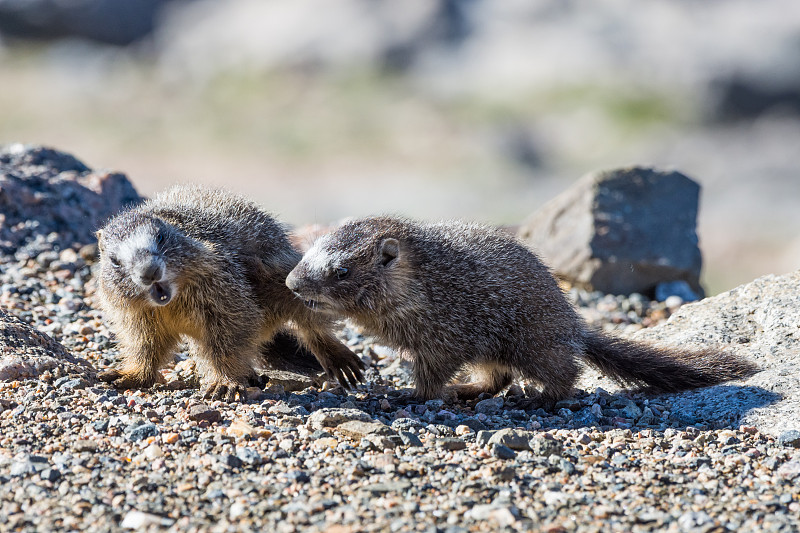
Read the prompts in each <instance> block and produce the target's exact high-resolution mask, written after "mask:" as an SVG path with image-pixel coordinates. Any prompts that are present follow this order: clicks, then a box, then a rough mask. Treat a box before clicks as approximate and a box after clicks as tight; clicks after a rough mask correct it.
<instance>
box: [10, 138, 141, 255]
mask: <svg viewBox="0 0 800 533" xmlns="http://www.w3.org/2000/svg"><path fill="white" fill-rule="evenodd" d="M141 200H142V198H141V197H140V196H139V194H138V193H137V192H136V190H135V189H134V188H133V185H132V184H131V182H130V181H129V180H128V178H127V177H126V176H125V175H124V174H120V173H114V172H104V171H93V170H92V169H90V168H89V167H87V166H86V165H84V164H83V163H82V162H80V161H79V160H77V159H76V158H74V157H73V156H71V155H69V154H66V153H64V152H59V151H57V150H53V149H50V148H44V147H41V146H26V145H21V144H9V145H5V146H0V250H2V251H5V252H6V253H14V252H16V251H17V250H18V249H20V248H23V252H24V251H25V250H24V247H25V246H28V245H31V246H32V247H33V250H31V251H30V252H29V253H28V255H30V256H35V255H38V253H40V252H41V251H45V250H48V251H49V250H52V249H53V248H54V247H57V248H68V247H80V246H82V245H85V244H91V243H94V242H95V241H96V239H95V236H94V231H95V230H96V229H97V228H98V227H99V226H100V225H101V224H102V222H103V221H104V220H105V219H107V218H108V217H110V216H111V215H113V214H114V213H116V212H117V211H119V210H120V209H122V208H123V207H124V206H127V205H129V204H134V203H137V202H140V201H141ZM45 241H46V242H45Z"/></svg>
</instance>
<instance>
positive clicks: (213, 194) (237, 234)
mask: <svg viewBox="0 0 800 533" xmlns="http://www.w3.org/2000/svg"><path fill="white" fill-rule="evenodd" d="M140 209H141V210H142V211H143V212H147V213H152V214H153V215H155V216H157V217H159V218H162V219H164V220H165V221H167V222H169V223H170V224H173V225H175V226H177V227H179V228H180V229H181V230H182V231H183V232H184V233H185V234H186V235H188V236H189V237H192V238H194V239H198V240H203V241H206V242H211V243H213V244H214V245H216V246H217V247H219V248H220V249H222V250H226V251H230V252H231V253H233V254H235V255H240V254H241V255H258V256H261V257H264V258H269V259H271V260H272V259H275V255H276V254H279V255H280V256H281V257H283V256H288V257H290V258H291V260H293V261H294V262H296V261H297V260H298V259H299V257H300V256H299V253H297V252H296V251H295V250H294V249H293V248H292V246H291V244H290V243H289V240H288V238H287V235H286V227H285V226H284V225H283V224H281V223H280V222H278V221H277V220H275V219H274V218H273V217H272V216H271V215H269V214H268V213H267V212H265V211H264V210H262V209H261V208H260V207H259V206H257V205H256V204H255V203H253V202H251V201H249V200H246V199H245V198H243V197H241V196H236V195H232V194H230V193H228V192H226V191H224V190H218V189H209V188H205V187H200V186H196V185H177V186H174V187H171V188H170V189H168V190H166V191H164V192H163V193H161V194H159V195H158V196H156V197H155V198H153V199H152V200H149V201H147V202H146V203H145V204H143V205H142V206H141V207H140Z"/></svg>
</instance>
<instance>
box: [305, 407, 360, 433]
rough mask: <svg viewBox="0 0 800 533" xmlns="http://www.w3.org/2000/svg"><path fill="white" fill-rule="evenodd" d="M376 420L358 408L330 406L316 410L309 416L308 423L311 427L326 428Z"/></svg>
mask: <svg viewBox="0 0 800 533" xmlns="http://www.w3.org/2000/svg"><path fill="white" fill-rule="evenodd" d="M353 421H356V422H374V420H373V419H372V417H371V416H369V415H368V414H367V413H365V412H364V411H360V410H358V409H341V408H338V407H329V408H325V409H320V410H319V411H314V412H313V413H311V415H310V416H309V417H308V425H309V426H310V427H311V429H324V428H331V427H337V426H338V425H340V424H343V423H345V422H353Z"/></svg>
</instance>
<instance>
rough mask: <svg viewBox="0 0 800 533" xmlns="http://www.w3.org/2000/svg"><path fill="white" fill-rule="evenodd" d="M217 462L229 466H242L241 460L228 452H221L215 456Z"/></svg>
mask: <svg viewBox="0 0 800 533" xmlns="http://www.w3.org/2000/svg"><path fill="white" fill-rule="evenodd" d="M216 459H217V462H218V463H220V464H221V465H223V466H227V467H229V468H239V467H241V466H242V464H243V461H242V460H241V459H240V458H239V457H237V456H236V455H231V454H230V453H222V454H220V455H218V456H217V458H216Z"/></svg>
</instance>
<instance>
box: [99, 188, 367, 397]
mask: <svg viewBox="0 0 800 533" xmlns="http://www.w3.org/2000/svg"><path fill="white" fill-rule="evenodd" d="M97 236H98V246H99V250H100V266H99V269H100V270H99V280H98V287H99V291H98V293H99V296H100V302H101V307H102V309H103V311H104V312H105V314H106V317H107V318H108V319H109V320H110V322H111V325H112V328H113V330H114V331H115V333H116V335H117V337H118V338H119V341H120V348H121V351H122V354H123V361H122V364H121V366H120V367H119V368H118V369H116V370H110V371H108V372H105V373H103V374H102V375H101V376H100V378H101V379H103V380H105V381H114V382H115V384H116V385H117V386H119V387H125V388H133V387H148V386H150V385H152V384H153V383H154V382H156V381H157V379H158V378H159V377H160V376H159V374H158V372H157V371H158V369H159V368H160V367H162V366H163V365H164V364H166V363H167V362H168V361H169V360H170V358H171V356H172V355H173V352H174V350H175V347H176V345H177V344H178V342H179V339H180V338H181V337H185V338H187V339H188V340H189V342H190V345H191V347H192V351H193V352H194V354H195V356H196V358H197V359H198V361H197V363H198V369H199V370H200V374H201V378H202V379H203V381H204V382H205V383H204V385H205V387H204V395H205V396H206V397H208V398H215V399H219V398H221V399H225V400H227V401H233V400H234V399H235V397H236V395H237V393H241V390H242V387H243V386H244V384H245V383H246V381H247V378H248V377H250V376H251V375H252V374H253V369H254V367H255V366H256V365H257V363H258V362H259V357H260V354H259V352H260V350H261V349H262V346H263V345H264V344H267V346H266V347H265V348H264V349H265V353H266V354H267V355H268V356H269V355H270V354H271V353H272V352H270V350H271V348H270V346H269V343H270V342H271V341H273V339H276V340H275V342H276V343H279V344H281V345H287V343H288V344H291V339H288V341H287V339H286V338H285V331H286V330H287V328H288V331H291V333H292V334H293V335H294V336H296V338H297V340H299V342H300V344H301V345H302V346H303V347H305V348H307V349H308V350H309V351H310V352H312V353H313V354H314V355H315V356H316V358H317V359H318V360H319V362H320V363H321V365H322V368H323V369H324V370H325V372H326V373H327V375H328V376H329V377H332V378H336V379H338V381H339V382H340V383H341V384H342V385H344V386H345V387H347V386H348V385H350V386H355V385H356V384H357V382H359V381H363V374H362V368H363V364H362V363H361V361H360V360H359V359H358V357H356V355H355V354H354V353H353V352H352V351H350V350H349V349H348V348H347V347H345V346H344V345H343V344H342V343H341V342H339V341H338V340H337V339H336V337H334V335H333V334H332V333H331V325H332V321H331V320H330V319H329V318H328V317H325V316H322V315H319V314H316V313H313V312H312V311H310V310H309V309H307V308H306V307H305V306H304V305H303V303H302V302H301V301H300V300H298V299H297V298H296V297H295V296H294V295H293V294H292V293H291V291H289V289H287V288H286V285H285V279H286V276H287V274H288V273H289V272H290V271H291V270H292V268H294V266H295V265H296V264H297V262H298V261H299V260H300V258H301V254H300V253H299V252H298V251H296V250H295V249H294V248H293V247H292V246H291V245H290V244H289V240H288V237H287V235H286V230H285V228H284V226H283V225H281V224H280V223H278V222H277V221H276V220H275V219H273V218H272V217H271V216H270V215H268V214H267V213H265V212H264V211H262V210H261V209H259V208H258V207H257V206H256V205H255V204H253V203H251V202H249V201H247V200H245V199H243V198H241V197H239V196H235V195H233V194H230V193H227V192H225V191H222V190H216V189H209V188H204V187H199V186H177V187H174V188H172V189H169V190H168V191H166V192H164V193H162V194H160V195H158V196H156V197H155V198H154V199H152V200H150V201H147V202H145V203H143V204H142V205H140V206H138V207H134V208H132V209H128V210H126V211H123V212H122V213H120V214H118V215H116V216H114V217H113V218H112V219H111V220H110V221H109V222H108V223H107V224H106V225H105V227H103V228H102V229H101V230H100V231H98V234H97ZM276 335H277V337H276ZM273 352H274V350H273ZM272 355H273V356H274V355H275V354H274V353H272Z"/></svg>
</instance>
